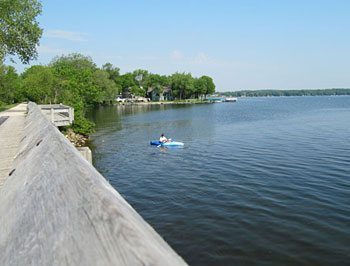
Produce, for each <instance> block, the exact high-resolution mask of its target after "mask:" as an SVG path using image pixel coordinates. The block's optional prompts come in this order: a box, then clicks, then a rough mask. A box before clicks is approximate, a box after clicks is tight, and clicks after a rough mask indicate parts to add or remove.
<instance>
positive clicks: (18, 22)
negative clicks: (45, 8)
mask: <svg viewBox="0 0 350 266" xmlns="http://www.w3.org/2000/svg"><path fill="white" fill-rule="evenodd" d="M40 13H41V4H40V3H39V2H38V1H37V0H1V3H0V61H1V62H2V61H3V60H4V58H5V57H6V56H7V55H18V57H19V58H20V60H21V61H22V62H23V63H28V62H29V61H30V60H32V59H34V58H36V57H37V51H36V46H37V45H38V44H39V39H40V37H41V35H42V29H41V28H40V27H39V23H38V22H37V21H36V17H37V16H38V15H39V14H40Z"/></svg>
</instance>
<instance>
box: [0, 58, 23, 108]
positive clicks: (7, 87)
mask: <svg viewBox="0 0 350 266" xmlns="http://www.w3.org/2000/svg"><path fill="white" fill-rule="evenodd" d="M19 84H20V81H19V77H18V75H17V73H16V70H15V69H14V67H12V66H5V65H2V64H0V105H1V104H2V103H6V104H10V103H13V102H15V100H16V95H17V94H18V87H19Z"/></svg>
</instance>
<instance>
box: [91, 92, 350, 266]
mask: <svg viewBox="0 0 350 266" xmlns="http://www.w3.org/2000/svg"><path fill="white" fill-rule="evenodd" d="M91 118H92V119H93V120H94V121H95V122H96V124H97V132H96V133H95V134H94V135H93V141H92V148H93V157H94V164H95V166H96V168H97V169H98V170H99V171H100V172H101V173H102V174H103V175H104V176H105V177H106V178H107V179H108V180H109V181H110V183H111V184H112V185H113V186H114V187H115V188H116V189H117V190H118V191H119V192H120V193H121V194H122V195H123V196H124V197H125V198H126V200H127V201H128V202H129V203H130V204H131V205H132V206H133V207H134V208H135V209H136V210H137V211H138V212H139V213H140V214H141V215H142V216H143V217H144V218H145V220H147V221H148V222H149V223H150V224H151V225H152V226H153V227H154V228H155V229H156V230H157V232H158V233H159V234H160V235H162V237H163V238H164V239H165V240H166V241H167V242H168V243H169V244H170V245H171V246H172V247H173V248H174V249H175V250H176V251H177V252H178V253H179V254H180V255H181V256H183V258H184V259H185V260H186V261H187V262H188V263H189V264H190V265H234V264H237V265H252V264H258V265H316V264H317V265H344V264H347V263H350V97H346V96H344V97H285V98H284V97H281V98H254V99H239V101H238V102H237V103H221V104H208V105H184V106H178V105H174V106H129V107H108V108H100V109H98V110H95V112H94V113H93V114H91ZM162 132H164V133H166V135H167V136H168V137H171V138H173V139H174V140H178V141H183V142H184V143H185V147H184V148H177V149H160V148H157V147H155V146H150V145H149V141H150V140H152V139H158V138H159V135H160V134H161V133H162Z"/></svg>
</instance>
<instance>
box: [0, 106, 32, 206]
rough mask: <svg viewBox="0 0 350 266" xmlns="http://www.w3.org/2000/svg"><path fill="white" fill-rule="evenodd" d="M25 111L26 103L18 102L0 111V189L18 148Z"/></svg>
mask: <svg viewBox="0 0 350 266" xmlns="http://www.w3.org/2000/svg"><path fill="white" fill-rule="evenodd" d="M26 112H27V104H19V105H17V106H15V107H13V108H11V109H9V110H7V111H4V112H0V189H1V187H2V186H3V184H4V182H5V180H6V178H7V177H8V175H9V173H10V171H11V168H12V164H13V161H14V157H15V155H16V153H17V151H18V149H19V144H20V140H21V138H22V134H23V127H24V120H25V116H26ZM0 204H1V203H0Z"/></svg>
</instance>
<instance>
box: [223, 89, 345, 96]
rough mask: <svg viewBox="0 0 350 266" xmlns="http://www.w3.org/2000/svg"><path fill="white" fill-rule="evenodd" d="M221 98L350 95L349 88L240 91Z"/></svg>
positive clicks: (226, 93)
mask: <svg viewBox="0 0 350 266" xmlns="http://www.w3.org/2000/svg"><path fill="white" fill-rule="evenodd" d="M218 94H219V95H221V96H234V97H268V96H322V95H325V96H326V95H328V96H331V95H350V89H349V88H333V89H317V90H315V89H303V90H242V91H232V92H219V93H218Z"/></svg>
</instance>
